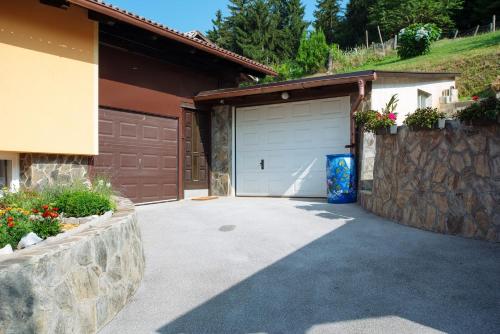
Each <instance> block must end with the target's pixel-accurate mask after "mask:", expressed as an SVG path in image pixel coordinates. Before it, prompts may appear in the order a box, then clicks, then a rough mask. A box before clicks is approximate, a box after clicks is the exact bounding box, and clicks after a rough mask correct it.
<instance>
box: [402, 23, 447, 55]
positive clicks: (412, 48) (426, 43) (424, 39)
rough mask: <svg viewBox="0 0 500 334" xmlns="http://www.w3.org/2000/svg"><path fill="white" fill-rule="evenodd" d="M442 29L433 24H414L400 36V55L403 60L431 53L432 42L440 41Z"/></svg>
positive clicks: (403, 30)
mask: <svg viewBox="0 0 500 334" xmlns="http://www.w3.org/2000/svg"><path fill="white" fill-rule="evenodd" d="M440 35H441V29H439V28H438V27H437V26H436V25H435V24H433V23H426V24H421V23H414V24H411V25H409V26H408V27H406V28H404V29H401V31H400V32H399V34H398V40H399V45H398V55H399V56H400V57H401V58H402V59H407V58H412V57H416V56H420V55H423V54H426V53H429V51H430V49H431V44H432V42H435V41H437V40H438V39H439V36H440Z"/></svg>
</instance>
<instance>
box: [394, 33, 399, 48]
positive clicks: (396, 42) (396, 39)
mask: <svg viewBox="0 0 500 334" xmlns="http://www.w3.org/2000/svg"><path fill="white" fill-rule="evenodd" d="M397 48H398V34H396V35H394V50H396V49H397Z"/></svg>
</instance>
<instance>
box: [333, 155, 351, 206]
mask: <svg viewBox="0 0 500 334" xmlns="http://www.w3.org/2000/svg"><path fill="white" fill-rule="evenodd" d="M326 183H327V188H328V189H327V191H328V203H354V202H356V195H357V194H356V161H355V158H354V154H351V153H346V154H331V155H327V156H326Z"/></svg>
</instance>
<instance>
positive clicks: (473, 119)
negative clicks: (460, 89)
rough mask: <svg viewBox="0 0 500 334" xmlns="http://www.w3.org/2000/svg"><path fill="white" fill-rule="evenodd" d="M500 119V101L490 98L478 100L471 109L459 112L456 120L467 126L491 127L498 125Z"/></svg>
mask: <svg viewBox="0 0 500 334" xmlns="http://www.w3.org/2000/svg"><path fill="white" fill-rule="evenodd" d="M499 117H500V99H498V98H496V97H493V96H492V97H489V98H487V99H484V100H480V101H479V99H478V98H477V99H475V102H474V103H472V104H471V105H470V106H469V107H467V108H464V109H462V110H459V111H457V113H456V115H455V118H457V119H459V120H460V121H461V122H462V123H465V124H467V125H490V124H494V123H497V122H498V120H499Z"/></svg>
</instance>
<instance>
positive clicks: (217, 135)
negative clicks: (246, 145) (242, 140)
mask: <svg viewBox="0 0 500 334" xmlns="http://www.w3.org/2000/svg"><path fill="white" fill-rule="evenodd" d="M232 122H233V118H232V108H231V106H216V107H214V109H213V111H212V159H211V161H212V173H211V179H210V193H211V195H214V196H229V195H230V194H231V169H232Z"/></svg>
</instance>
